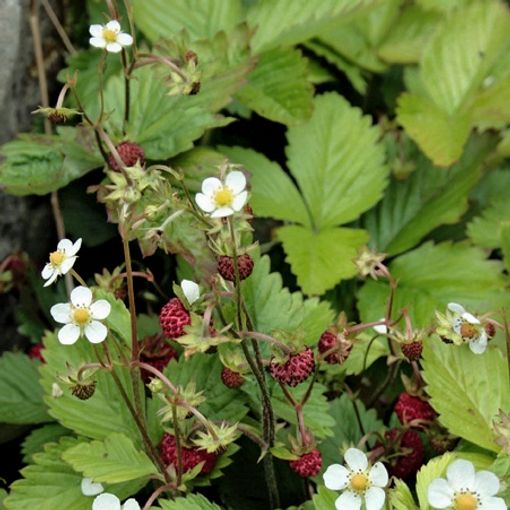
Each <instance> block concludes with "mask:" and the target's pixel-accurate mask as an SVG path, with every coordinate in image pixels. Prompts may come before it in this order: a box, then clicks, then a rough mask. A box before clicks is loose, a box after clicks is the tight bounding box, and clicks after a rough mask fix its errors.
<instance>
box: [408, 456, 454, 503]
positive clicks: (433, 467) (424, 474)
mask: <svg viewBox="0 0 510 510" xmlns="http://www.w3.org/2000/svg"><path fill="white" fill-rule="evenodd" d="M454 460H455V457H454V455H453V454H452V453H445V454H444V455H441V457H435V458H434V459H432V460H431V461H429V462H428V463H427V464H426V465H425V466H423V467H422V468H421V469H420V470H419V471H418V474H417V475H416V493H417V495H418V501H419V503H420V510H431V509H432V507H431V506H430V505H429V501H428V497H427V491H428V488H429V485H430V483H431V482H432V480H434V479H436V478H440V477H443V476H444V474H445V473H446V468H447V467H448V465H449V464H450V463H451V462H453V461H454Z"/></svg>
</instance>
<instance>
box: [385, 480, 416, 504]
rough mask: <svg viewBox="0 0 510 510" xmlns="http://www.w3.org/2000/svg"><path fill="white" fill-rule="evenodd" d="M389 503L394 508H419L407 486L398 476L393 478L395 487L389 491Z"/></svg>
mask: <svg viewBox="0 0 510 510" xmlns="http://www.w3.org/2000/svg"><path fill="white" fill-rule="evenodd" d="M390 503H391V507H392V508H393V509H394V510H420V509H419V508H418V506H417V505H416V503H415V501H414V498H413V495H412V493H411V490H410V489H409V487H408V486H407V485H406V483H405V482H403V481H402V480H399V479H398V478H396V479H395V487H393V489H391V491H390Z"/></svg>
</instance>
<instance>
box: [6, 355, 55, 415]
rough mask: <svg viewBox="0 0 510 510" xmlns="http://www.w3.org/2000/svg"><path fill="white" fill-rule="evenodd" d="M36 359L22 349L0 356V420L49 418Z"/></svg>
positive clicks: (38, 363) (38, 364)
mask: <svg viewBox="0 0 510 510" xmlns="http://www.w3.org/2000/svg"><path fill="white" fill-rule="evenodd" d="M40 365H41V363H40V362H39V361H36V360H33V359H31V358H29V357H28V356H27V355H25V354H22V353H13V352H6V353H4V355H3V356H2V357H1V358H0V422H2V423H12V424H27V423H44V422H48V421H52V419H51V418H50V416H49V415H48V410H47V406H46V405H45V403H44V401H43V389H42V387H41V385H40V383H39V372H38V367H39V366H40Z"/></svg>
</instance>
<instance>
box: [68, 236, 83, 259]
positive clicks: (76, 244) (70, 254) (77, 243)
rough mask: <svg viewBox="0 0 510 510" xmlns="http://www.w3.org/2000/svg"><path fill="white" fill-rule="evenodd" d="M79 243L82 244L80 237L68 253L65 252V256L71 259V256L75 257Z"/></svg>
mask: <svg viewBox="0 0 510 510" xmlns="http://www.w3.org/2000/svg"><path fill="white" fill-rule="evenodd" d="M81 242H82V239H81V237H80V238H79V239H77V240H76V241H75V243H74V244H73V246H72V248H71V249H70V250H69V253H68V252H67V251H66V255H67V256H69V257H72V256H73V255H76V254H77V253H78V252H79V251H80V248H81Z"/></svg>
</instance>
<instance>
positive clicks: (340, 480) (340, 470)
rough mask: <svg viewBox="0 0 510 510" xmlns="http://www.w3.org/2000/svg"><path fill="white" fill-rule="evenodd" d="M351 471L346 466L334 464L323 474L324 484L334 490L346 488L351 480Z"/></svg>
mask: <svg viewBox="0 0 510 510" xmlns="http://www.w3.org/2000/svg"><path fill="white" fill-rule="evenodd" d="M349 475H350V472H349V470H348V469H347V468H346V467H345V466H341V465H340V464H332V465H331V466H329V467H328V469H326V471H325V473H324V474H323V475H322V478H324V485H325V486H326V487H327V488H328V489H331V490H333V491H339V490H342V489H345V488H346V487H347V484H348V482H349Z"/></svg>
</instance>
